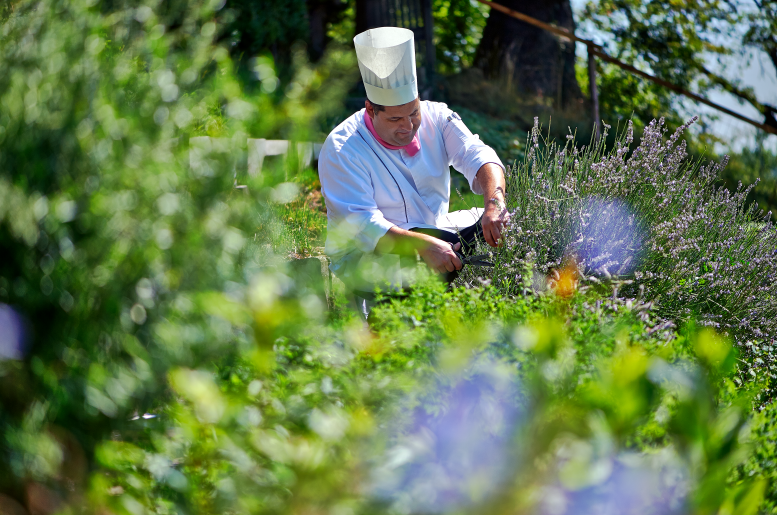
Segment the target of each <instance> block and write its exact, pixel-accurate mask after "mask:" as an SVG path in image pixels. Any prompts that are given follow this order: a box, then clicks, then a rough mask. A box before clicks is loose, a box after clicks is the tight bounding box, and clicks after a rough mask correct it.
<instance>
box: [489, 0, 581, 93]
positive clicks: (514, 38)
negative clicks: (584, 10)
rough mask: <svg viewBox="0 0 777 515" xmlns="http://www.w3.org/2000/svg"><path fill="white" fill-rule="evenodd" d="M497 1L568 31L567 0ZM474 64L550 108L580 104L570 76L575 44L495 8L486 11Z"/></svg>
mask: <svg viewBox="0 0 777 515" xmlns="http://www.w3.org/2000/svg"><path fill="white" fill-rule="evenodd" d="M498 1H499V3H500V4H502V5H504V6H505V7H509V8H510V9H513V10H515V11H518V12H522V13H524V14H527V15H529V16H532V17H534V18H537V19H538V20H540V21H544V22H546V23H552V24H555V25H558V26H560V27H564V28H566V29H568V30H570V31H572V32H574V30H575V20H574V18H573V16H572V7H571V5H570V3H569V0H498ZM474 65H475V67H477V68H480V69H481V70H483V74H484V75H485V77H486V78H489V79H497V78H498V79H501V80H504V81H505V82H506V83H507V84H508V86H509V87H512V88H515V89H516V90H517V91H519V92H522V93H527V94H530V95H536V96H538V97H540V98H542V99H547V100H549V101H550V102H551V103H552V104H553V105H554V106H555V107H559V108H574V107H582V103H583V100H582V97H583V95H582V92H581V91H580V85H579V84H578V83H577V77H576V76H575V44H574V42H573V41H566V42H562V41H560V40H559V38H558V37H557V36H554V35H553V34H551V33H549V32H546V31H544V30H542V29H540V28H538V27H535V26H533V25H529V24H528V23H525V22H522V21H520V20H517V19H515V18H512V17H510V16H507V15H505V14H502V13H501V12H499V11H495V10H493V9H492V10H491V15H490V16H489V18H488V22H487V23H486V27H485V29H484V30H483V38H482V39H481V40H480V44H479V46H478V49H477V52H476V54H475V62H474Z"/></svg>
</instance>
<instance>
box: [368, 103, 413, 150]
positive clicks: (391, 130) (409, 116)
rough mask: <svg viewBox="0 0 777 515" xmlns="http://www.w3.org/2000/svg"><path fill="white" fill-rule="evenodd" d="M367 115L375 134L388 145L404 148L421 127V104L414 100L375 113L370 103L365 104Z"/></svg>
mask: <svg viewBox="0 0 777 515" xmlns="http://www.w3.org/2000/svg"><path fill="white" fill-rule="evenodd" d="M364 105H365V107H366V108H367V115H368V116H369V117H370V118H372V124H373V125H374V126H375V132H377V133H378V136H380V137H381V138H382V139H383V141H385V142H386V143H388V144H389V145H396V146H398V147H404V146H405V145H408V144H410V142H411V141H413V136H415V133H416V131H417V130H418V127H420V126H421V102H420V101H419V100H418V99H417V98H416V99H415V100H413V101H412V102H408V103H407V104H402V105H399V106H386V109H384V110H383V111H380V112H376V111H375V110H374V109H373V108H372V104H371V103H370V101H369V100H368V101H366V102H365V104H364Z"/></svg>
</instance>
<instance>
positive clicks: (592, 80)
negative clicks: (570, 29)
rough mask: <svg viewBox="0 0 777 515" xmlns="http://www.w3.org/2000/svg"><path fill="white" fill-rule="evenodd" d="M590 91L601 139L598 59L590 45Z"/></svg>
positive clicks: (597, 134)
mask: <svg viewBox="0 0 777 515" xmlns="http://www.w3.org/2000/svg"><path fill="white" fill-rule="evenodd" d="M587 47H588V89H589V90H590V91H591V109H592V111H593V117H594V131H596V138H597V139H598V138H599V134H600V132H601V123H602V120H601V118H600V117H599V91H598V90H597V88H596V59H595V57H594V46H593V44H591V43H589V44H588V46H587Z"/></svg>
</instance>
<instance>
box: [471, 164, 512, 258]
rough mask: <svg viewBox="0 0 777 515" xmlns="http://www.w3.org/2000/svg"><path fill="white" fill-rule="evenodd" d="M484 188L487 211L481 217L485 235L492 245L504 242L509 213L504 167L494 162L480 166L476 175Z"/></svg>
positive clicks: (487, 241)
mask: <svg viewBox="0 0 777 515" xmlns="http://www.w3.org/2000/svg"><path fill="white" fill-rule="evenodd" d="M475 179H477V181H478V183H479V184H480V187H481V188H482V190H483V199H484V201H485V206H484V207H485V212H484V213H483V218H482V219H481V225H482V226H483V237H484V238H485V240H486V243H488V244H489V245H491V246H492V247H496V246H498V245H499V244H500V243H502V229H504V226H505V222H507V218H508V214H507V209H506V208H505V197H504V195H505V176H504V173H503V171H502V167H501V166H499V165H496V164H494V163H486V164H484V165H483V166H481V167H480V170H478V173H477V175H476V176H475Z"/></svg>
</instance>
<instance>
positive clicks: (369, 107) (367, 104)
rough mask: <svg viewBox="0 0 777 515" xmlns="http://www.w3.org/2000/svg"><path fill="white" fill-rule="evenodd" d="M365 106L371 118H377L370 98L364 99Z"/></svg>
mask: <svg viewBox="0 0 777 515" xmlns="http://www.w3.org/2000/svg"><path fill="white" fill-rule="evenodd" d="M364 108H365V109H366V110H367V116H369V117H370V118H372V119H373V120H374V119H375V109H374V108H373V107H372V102H370V101H369V100H365V101H364Z"/></svg>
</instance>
